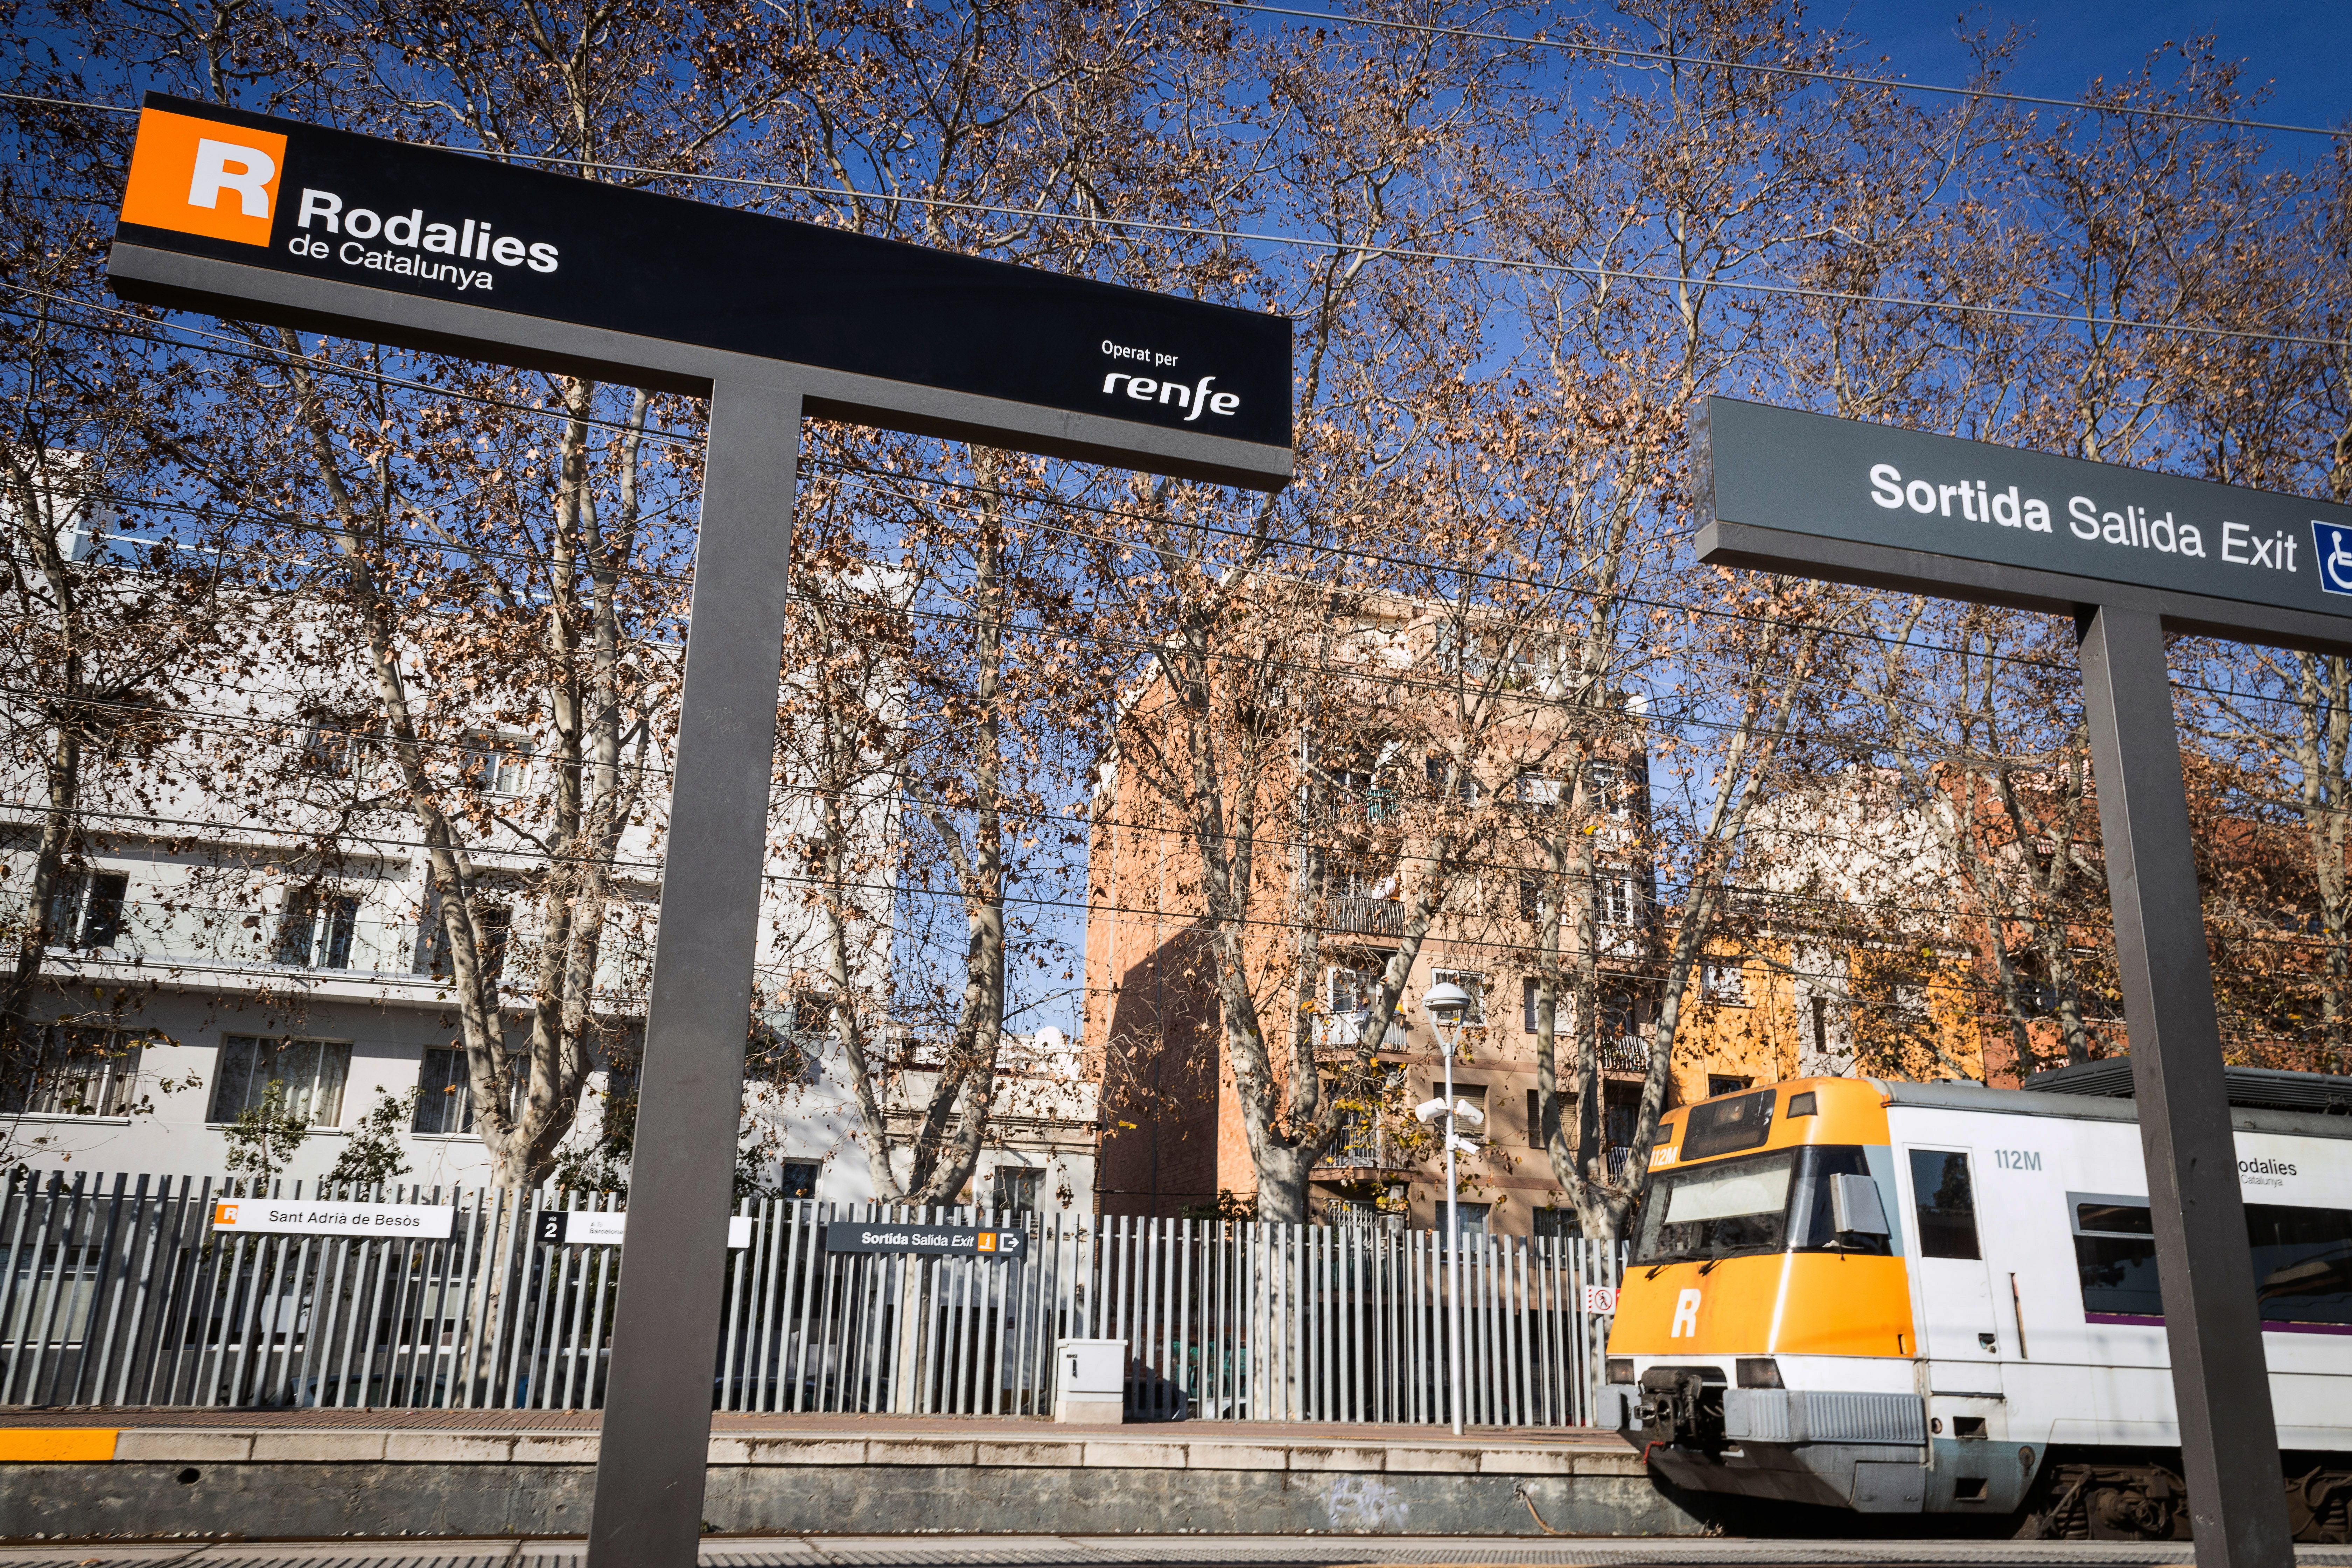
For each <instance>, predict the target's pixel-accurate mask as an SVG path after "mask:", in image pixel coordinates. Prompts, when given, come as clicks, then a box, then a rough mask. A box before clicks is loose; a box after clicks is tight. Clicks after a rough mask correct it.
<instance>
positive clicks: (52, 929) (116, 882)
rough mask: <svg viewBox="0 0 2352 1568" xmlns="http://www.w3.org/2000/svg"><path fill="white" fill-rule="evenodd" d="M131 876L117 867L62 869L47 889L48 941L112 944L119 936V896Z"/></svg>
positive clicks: (59, 944)
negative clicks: (110, 869) (52, 885)
mask: <svg viewBox="0 0 2352 1568" xmlns="http://www.w3.org/2000/svg"><path fill="white" fill-rule="evenodd" d="M130 889H131V879H130V877H129V876H127V875H126V874H124V873H123V872H121V871H71V870H69V871H66V872H63V873H62V874H60V876H59V877H58V884H57V886H56V887H55V888H53V889H51V890H50V892H49V945H50V946H52V947H112V946H113V945H114V944H115V943H116V942H118V941H120V940H121V936H122V900H123V895H124V894H126V893H127V892H129V891H130Z"/></svg>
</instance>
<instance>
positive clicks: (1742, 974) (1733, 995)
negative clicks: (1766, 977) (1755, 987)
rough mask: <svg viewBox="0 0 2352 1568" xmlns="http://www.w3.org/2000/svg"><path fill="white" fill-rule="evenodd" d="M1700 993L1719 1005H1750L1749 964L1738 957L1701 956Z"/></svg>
mask: <svg viewBox="0 0 2352 1568" xmlns="http://www.w3.org/2000/svg"><path fill="white" fill-rule="evenodd" d="M1698 994H1699V996H1700V997H1701V999H1703V1000H1704V1001H1706V1002H1707V1003H1708V1004H1710V1005H1714V1006H1717V1007H1745V1006H1747V1005H1748V964H1747V963H1746V961H1745V960H1742V959H1738V958H1728V957H1726V958H1701V959H1700V960H1699V966H1698Z"/></svg>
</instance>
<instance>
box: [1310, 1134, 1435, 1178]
mask: <svg viewBox="0 0 2352 1568" xmlns="http://www.w3.org/2000/svg"><path fill="white" fill-rule="evenodd" d="M1315 1168H1316V1169H1317V1170H1318V1171H1362V1172H1365V1173H1368V1174H1369V1173H1374V1172H1380V1171H1407V1170H1411V1169H1412V1160H1411V1159H1410V1158H1409V1157H1408V1156H1407V1155H1406V1154H1405V1152H1404V1151H1403V1150H1402V1149H1400V1148H1399V1147H1398V1146H1397V1144H1396V1142H1395V1141H1394V1140H1393V1139H1391V1138H1390V1136H1389V1135H1388V1133H1387V1132H1386V1131H1384V1130H1382V1129H1381V1128H1378V1127H1362V1126H1350V1127H1349V1128H1348V1129H1346V1130H1345V1131H1342V1132H1341V1133H1340V1134H1339V1142H1336V1143H1334V1144H1332V1145H1331V1147H1330V1148H1328V1149H1327V1150H1325V1151H1324V1152H1323V1157H1322V1158H1321V1159H1319V1160H1318V1161H1316V1162H1315Z"/></svg>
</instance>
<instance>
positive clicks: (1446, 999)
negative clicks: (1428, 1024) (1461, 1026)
mask: <svg viewBox="0 0 2352 1568" xmlns="http://www.w3.org/2000/svg"><path fill="white" fill-rule="evenodd" d="M1421 1007H1422V1011H1423V1012H1424V1013H1427V1014H1428V1015H1429V1016H1430V1017H1431V1018H1433V1020H1435V1021H1436V1022H1438V1023H1441V1024H1452V1023H1455V1022H1458V1021H1459V1020H1460V1019H1461V1017H1462V1015H1464V1014H1465V1013H1467V1012H1468V1011H1469V1010H1470V993H1468V992H1467V991H1465V990H1463V989H1462V987H1460V986H1459V985H1456V984H1454V982H1452V981H1451V980H1441V981H1439V982H1438V983H1437V984H1434V985H1433V986H1431V987H1430V988H1429V989H1428V990H1426V991H1424V992H1423V993H1422V994H1421Z"/></svg>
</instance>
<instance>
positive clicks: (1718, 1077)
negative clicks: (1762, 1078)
mask: <svg viewBox="0 0 2352 1568" xmlns="http://www.w3.org/2000/svg"><path fill="white" fill-rule="evenodd" d="M1754 1081H1755V1079H1745V1078H1733V1077H1731V1076H1729V1075H1727V1074H1725V1073H1719V1072H1711V1073H1709V1074H1707V1075H1706V1097H1707V1098H1708V1099H1709V1100H1713V1099H1714V1098H1715V1097H1716V1096H1717V1095H1718V1094H1738V1092H1739V1091H1740V1090H1741V1089H1746V1088H1747V1087H1748V1085H1749V1084H1750V1083H1753V1082H1754Z"/></svg>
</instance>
